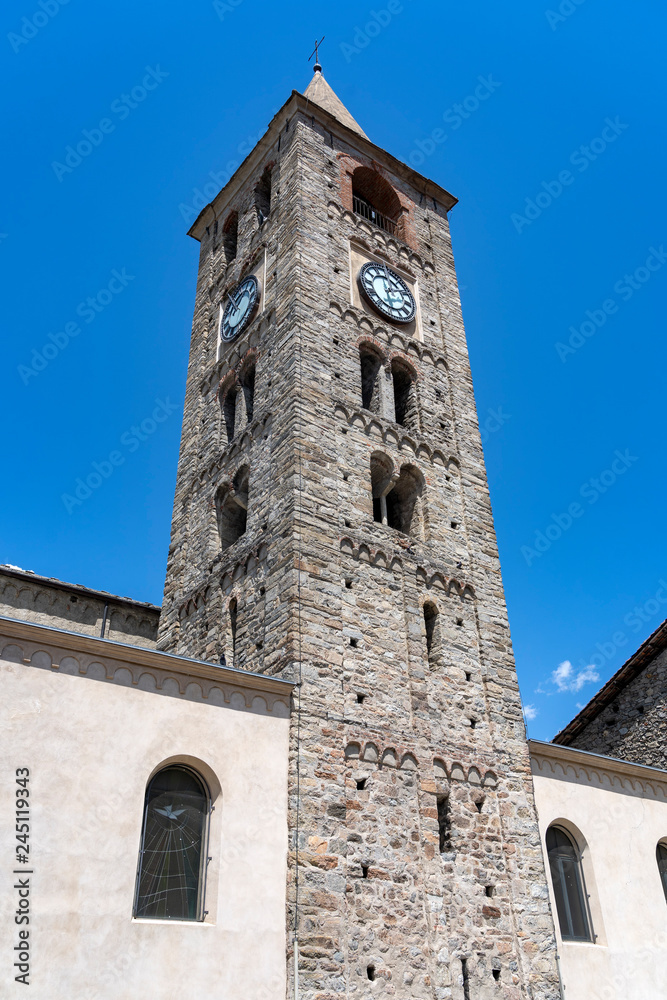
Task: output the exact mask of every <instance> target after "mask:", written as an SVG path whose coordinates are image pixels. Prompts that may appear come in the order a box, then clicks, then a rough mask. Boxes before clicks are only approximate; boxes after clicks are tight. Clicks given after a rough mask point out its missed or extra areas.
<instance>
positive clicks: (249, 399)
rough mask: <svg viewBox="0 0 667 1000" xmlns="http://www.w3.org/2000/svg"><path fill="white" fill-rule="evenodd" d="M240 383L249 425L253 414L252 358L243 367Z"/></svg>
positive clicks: (253, 383) (253, 365)
mask: <svg viewBox="0 0 667 1000" xmlns="http://www.w3.org/2000/svg"><path fill="white" fill-rule="evenodd" d="M240 382H241V388H242V390H243V399H244V402H245V412H246V420H247V422H248V423H251V422H252V418H253V415H254V412H255V359H254V358H253V357H251V358H250V359H249V360H248V361H247V362H246V364H245V365H244V366H243V371H242V372H241V377H240Z"/></svg>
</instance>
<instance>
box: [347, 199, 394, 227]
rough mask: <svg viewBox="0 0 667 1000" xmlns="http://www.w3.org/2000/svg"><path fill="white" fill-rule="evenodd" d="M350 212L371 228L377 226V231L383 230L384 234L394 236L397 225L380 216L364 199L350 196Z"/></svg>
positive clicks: (391, 220) (384, 216)
mask: <svg viewBox="0 0 667 1000" xmlns="http://www.w3.org/2000/svg"><path fill="white" fill-rule="evenodd" d="M352 210H353V212H354V213H355V215H360V216H361V218H362V219H366V220H367V221H368V222H370V223H371V224H372V225H373V226H377V227H378V229H384V231H385V232H386V233H390V234H391V235H392V236H395V235H396V229H397V223H396V222H395V221H394V220H393V219H389V218H387V216H386V215H382V213H381V212H378V211H377V210H376V209H374V208H373V206H372V205H371V204H369V202H367V201H366V200H365V199H364V198H359V197H357V195H356V194H354V195H352Z"/></svg>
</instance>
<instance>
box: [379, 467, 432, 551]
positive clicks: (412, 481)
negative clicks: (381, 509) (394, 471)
mask: <svg viewBox="0 0 667 1000" xmlns="http://www.w3.org/2000/svg"><path fill="white" fill-rule="evenodd" d="M423 492H424V477H423V476H422V474H421V472H420V471H419V469H417V468H416V467H415V466H414V465H404V466H403V467H402V469H401V472H400V475H399V477H398V479H397V481H396V485H395V486H394V488H393V489H392V490H391V491H390V492H389V493H388V494H387V524H388V525H389V527H390V528H395V529H396V531H401V532H402V533H403V534H404V535H411V536H412V537H413V538H418V539H423V538H424V524H423V510H422V495H423Z"/></svg>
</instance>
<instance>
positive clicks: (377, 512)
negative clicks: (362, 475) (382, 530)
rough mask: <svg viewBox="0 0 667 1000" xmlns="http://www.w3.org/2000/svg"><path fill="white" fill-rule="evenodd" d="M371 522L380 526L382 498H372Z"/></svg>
mask: <svg viewBox="0 0 667 1000" xmlns="http://www.w3.org/2000/svg"><path fill="white" fill-rule="evenodd" d="M373 520H374V521H377V522H378V524H382V497H373Z"/></svg>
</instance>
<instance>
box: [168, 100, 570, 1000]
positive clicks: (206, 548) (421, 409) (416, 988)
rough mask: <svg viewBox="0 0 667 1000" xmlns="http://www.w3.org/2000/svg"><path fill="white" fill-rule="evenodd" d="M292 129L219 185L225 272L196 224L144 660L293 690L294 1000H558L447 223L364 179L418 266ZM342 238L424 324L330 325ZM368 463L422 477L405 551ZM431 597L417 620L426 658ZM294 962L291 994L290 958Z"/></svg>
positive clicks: (305, 124) (326, 149) (325, 142)
mask: <svg viewBox="0 0 667 1000" xmlns="http://www.w3.org/2000/svg"><path fill="white" fill-rule="evenodd" d="M312 111H313V113H312V114H307V115H306V114H304V113H303V112H302V111H300V110H299V109H298V108H297V107H295V105H294V103H292V105H290V104H289V103H288V105H287V110H286V120H287V123H288V124H287V125H286V124H285V121H286V120H285V119H283V120H281V121H280V123H279V124H277V125H276V126H275V129H274V134H273V135H270V136H269V141H267V142H266V143H264V146H263V152H262V158H261V161H259V160H258V162H257V163H256V166H255V170H254V171H253V173H252V175H251V176H248V178H247V182H246V183H245V185H244V186H243V187H242V188H241V190H240V191H239V193H238V195H235V194H234V193H233V190H232V191H231V192H230V201H229V204H227V205H225V206H224V207H223V209H222V211H221V219H220V224H219V227H218V229H219V230H220V229H221V228H222V225H223V222H224V218H223V217H226V214H227V212H228V211H229V210H232V209H236V210H238V212H239V253H238V255H237V259H236V261H234V262H232V263H231V264H229V265H228V264H226V262H225V263H223V260H222V258H221V256H220V248H219V247H216V245H215V240H214V235H213V230H212V229H211V227H209V233H208V235H207V236H206V237H205V238H204V239H203V240H202V247H201V262H200V272H199V281H198V287H197V298H196V307H195V320H194V326H193V336H192V345H191V355H190V367H189V373H188V385H187V390H186V408H185V415H184V424H183V438H182V444H181V456H180V459H179V472H178V481H177V491H176V499H175V506H174V520H173V528H172V544H171V549H170V560H169V567H168V574H167V582H166V586H165V601H164V607H163V616H162V622H161V636H160V641H159V645H160V648H165V649H169V650H177V651H178V652H180V653H183V654H186V655H190V656H197V657H202V658H205V659H217V658H218V657H219V655H220V654H221V653H222V652H224V653H225V656H226V658H227V662H228V663H230V662H231V661H230V656H233V663H234V665H235V666H241V667H243V668H244V669H249V670H255V671H266V672H271V673H280V674H283V675H285V676H288V677H290V678H291V679H295V680H297V681H298V682H300V687H299V689H298V696H297V701H296V704H295V708H294V713H293V723H292V738H291V764H290V793H289V794H290V800H289V807H290V830H291V833H292V840H291V843H290V851H289V876H288V887H287V889H288V891H287V900H288V912H287V920H288V926H289V927H290V928H292V927H293V926H294V925H295V923H296V927H297V935H298V941H299V949H300V956H301V958H300V967H299V968H300V989H301V997H302V998H303V1000H333V998H334V997H336V998H338V997H341V996H344V997H352V996H354V997H358V998H366V997H369V998H370V997H376V998H377V997H395V998H400V1000H408V998H409V1000H426V998H429V1000H431V998H434V1000H493V998H498V997H503V998H508V1000H519V998H522V1000H523V998H526V1000H527V998H531V1000H556V998H557V997H558V996H559V995H560V994H559V987H558V976H557V970H556V964H555V946H554V933H553V923H552V919H551V913H550V910H549V902H548V893H547V887H546V881H545V872H544V867H543V861H542V853H541V847H540V839H539V832H538V828H537V822H536V817H535V808H534V802H533V794H532V781H531V773H530V766H529V760H528V752H527V746H526V741H525V732H524V728H523V720H522V715H521V708H520V701H519V694H518V688H517V682H516V676H515V670H514V663H513V657H512V650H511V643H510V637H509V628H508V623H507V616H506V610H505V603H504V596H503V589H502V581H501V577H500V567H499V562H498V555H497V549H496V542H495V534H494V529H493V523H492V517H491V510H490V503H489V497H488V491H487V485H486V475H485V470H484V464H483V456H482V450H481V443H480V438H479V433H478V428H477V418H476V412H475V406H474V398H473V393H472V382H471V376H470V370H469V365H468V358H467V350H466V344H465V336H464V332H463V325H462V320H461V313H460V304H459V299H458V291H457V285H456V275H455V271H454V263H453V257H452V251H451V244H450V238H449V230H448V224H447V218H446V214H445V212H444V209H443V208H442V206H441V205H440V206H438V205H437V204H436V205H434V204H433V203H432V202H431V201H429V203H428V204H426V203H424V204H422V197H421V196H420V193H419V191H418V190H416V188H414V187H412V186H410V185H409V184H407V183H406V182H405V181H403V180H401V179H400V177H399V176H397V175H394V174H392V172H391V169H390V165H389V164H385V165H384V166H382V165H377V168H378V169H381V170H382V171H383V173H384V176H385V178H386V179H388V180H390V181H391V183H392V184H393V185H394V186H395V187H396V189H397V190H398V192H399V195H400V198H401V201H402V203H404V201H405V200H410V202H411V205H412V217H413V219H414V227H415V245H416V247H417V248H418V249H415V248H414V247H411V246H408V245H406V244H404V243H402V242H401V241H400V240H397V239H394V238H392V237H390V236H388V234H386V233H384V232H382V231H381V230H379V229H375V228H374V227H372V226H371V225H370V224H368V223H367V222H365V221H364V220H362V219H360V218H358V217H357V216H355V215H354V214H353V213H352V212H351V211H349V209H348V208H346V207H345V206H344V203H343V200H342V198H341V191H340V176H341V170H340V160H341V159H343V158H344V159H346V161H349V159H350V158H354V159H355V162H366V156H367V154H365V153H364V150H363V149H358V148H356V145H357V143H356V142H355V140H354V139H353V138H352V135H351V133H345V132H344V130H341V129H336V128H335V127H333V126H332V123H331V120H328V119H327V117H326V116H324V115H322V113H319V112H318V110H317V108H313V109H312ZM269 162H271V163H273V193H272V206H271V213H270V216H269V218H268V219H266V221H264V222H261V223H260V222H259V221H258V219H257V216H256V213H255V212H254V209H253V200H252V186H253V183H255V182H256V180H257V179H258V178H259V176H260V175H261V171H262V170H263V168H264V166H265V165H266V163H269ZM232 202H233V203H232ZM351 245H354V247H355V248H356V250H357V251H358V252H364V253H366V254H367V255H368V256H369V257H372V258H377V257H380V258H382V259H385V260H386V261H387V262H388V263H389V264H390V265H391V266H394V267H396V268H397V269H399V270H400V271H401V272H403V273H405V274H406V275H408V276H409V277H411V280H412V281H413V282H414V283H415V287H416V288H417V290H418V295H419V299H420V310H421V329H415V328H412V329H410V330H406V329H401V328H400V327H396V326H392V325H391V324H389V323H386V322H385V321H383V320H382V319H380V317H379V316H377V315H375V314H374V313H372V312H371V310H370V309H367V308H366V307H365V306H364V305H363V304H362V305H360V306H358V307H356V306H353V305H352V304H351V302H352V301H353V298H352V296H351V287H350V280H351V277H350V252H351V249H350V248H351ZM259 255H264V262H265V263H264V264H263V274H264V280H263V282H262V286H263V288H262V294H263V300H262V304H261V308H260V313H259V314H258V316H257V318H256V319H255V320H254V321H253V323H251V324H250V326H249V327H248V329H247V331H246V332H245V333H244V334H242V335H241V336H240V337H239V338H238V340H237V341H234V342H233V343H232V344H231V345H229V346H227V347H226V348H224V350H223V353H222V356H221V358H220V360H216V328H217V316H218V310H219V304H220V302H221V301H224V298H223V297H224V295H225V293H226V291H227V289H229V288H232V287H233V286H234V284H235V283H236V282H237V281H238V280H239V279H240V277H241V276H243V275H245V274H246V273H247V272H248V270H250V269H251V268H253V267H255V266H256V264H257V259H258V256H259ZM352 277H353V278H354V276H352ZM364 340H370V341H372V342H373V343H375V344H377V345H378V348H379V349H380V350H381V351H382V352H383V353H384V355H385V356H386V358H388V359H389V358H391V357H392V356H400V357H401V358H403V359H404V360H405V361H406V362H407V363H408V364H409V366H410V367H411V368H412V370H413V371H414V372H415V373H416V375H417V383H416V398H417V411H418V419H417V425H416V426H412V427H411V428H410V430H409V431H408V430H407V429H406V428H404V427H401V426H400V425H398V424H397V423H396V422H395V420H392V419H390V418H389V416H387V415H385V416H379V415H377V414H372V413H370V412H369V411H368V410H364V408H363V406H362V400H361V375H360V365H359V344H360V342H362V341H364ZM249 350H254V351H255V352H256V357H257V369H256V380H255V405H254V413H253V420H252V422H251V424H250V425H249V426H247V427H245V428H244V429H242V430H241V431H240V432H239V434H238V435H237V437H235V439H234V440H233V441H232V442H231V443H228V442H227V436H226V433H225V431H224V427H223V422H222V417H221V414H220V405H219V399H218V397H217V393H218V388H219V385H220V383H221V382H223V383H224V382H225V380H226V379H227V378H228V377H229V373H230V372H231V371H233V370H236V369H238V367H239V366H240V365H242V364H243V359H244V357H245V356H246V355H247V352H248V351H249ZM383 377H387V376H386V375H383ZM377 453H380V454H381V455H382V456H383V458H384V459H386V460H387V462H389V464H390V466H391V469H392V470H393V474H394V475H398V474H399V473H400V471H401V469H402V468H404V467H405V466H410V467H411V468H413V469H414V470H416V471H417V472H418V473H419V474H420V475H421V477H423V481H424V490H423V494H422V496H421V498H420V500H419V503H418V505H417V506H418V513H419V518H420V527H419V529H418V530H416V531H415V532H414V533H413V534H411V535H410V536H408V535H406V534H403V533H402V532H399V531H397V530H395V529H394V528H390V527H388V526H387V525H385V524H380V523H377V522H375V521H374V520H373V505H372V496H371V476H370V462H371V456H372V455H374V454H377ZM243 465H247V466H248V467H249V469H250V479H249V491H248V497H249V499H248V521H247V528H246V531H245V533H244V534H243V535H241V537H240V538H239V539H238V540H237V541H236V542H234V543H233V544H232V545H231V546H229V547H228V548H225V549H221V545H220V540H219V537H217V535H216V521H215V497H216V494H217V491H218V490H219V488H220V484H221V483H225V482H229V481H231V480H232V479H233V476H234V473H235V471H236V470H238V469H239V468H241V467H242V466H243ZM230 601H231V602H236V603H235V605H234V604H232V605H231V606H232V607H235V608H236V611H235V620H236V642H235V648H234V649H233V650H232V635H231V633H232V631H233V629H232V625H231V619H230ZM427 601H428V603H429V604H432V605H435V606H436V607H437V610H438V620H437V643H436V644H435V646H434V647H432V650H431V655H430V657H429V656H428V655H427V649H426V629H425V619H424V611H423V605H424V603H425V602H427ZM439 812H440V819H441V822H440V824H439V820H438V813H439ZM443 830H444V831H445V834H446V835H445V836H444V837H443V836H442V832H443ZM288 962H289V974H290V976H292V974H293V954H292V953H290V954H289V955H288ZM288 995H290V996H291V995H292V987H291V986H289V988H288Z"/></svg>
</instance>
